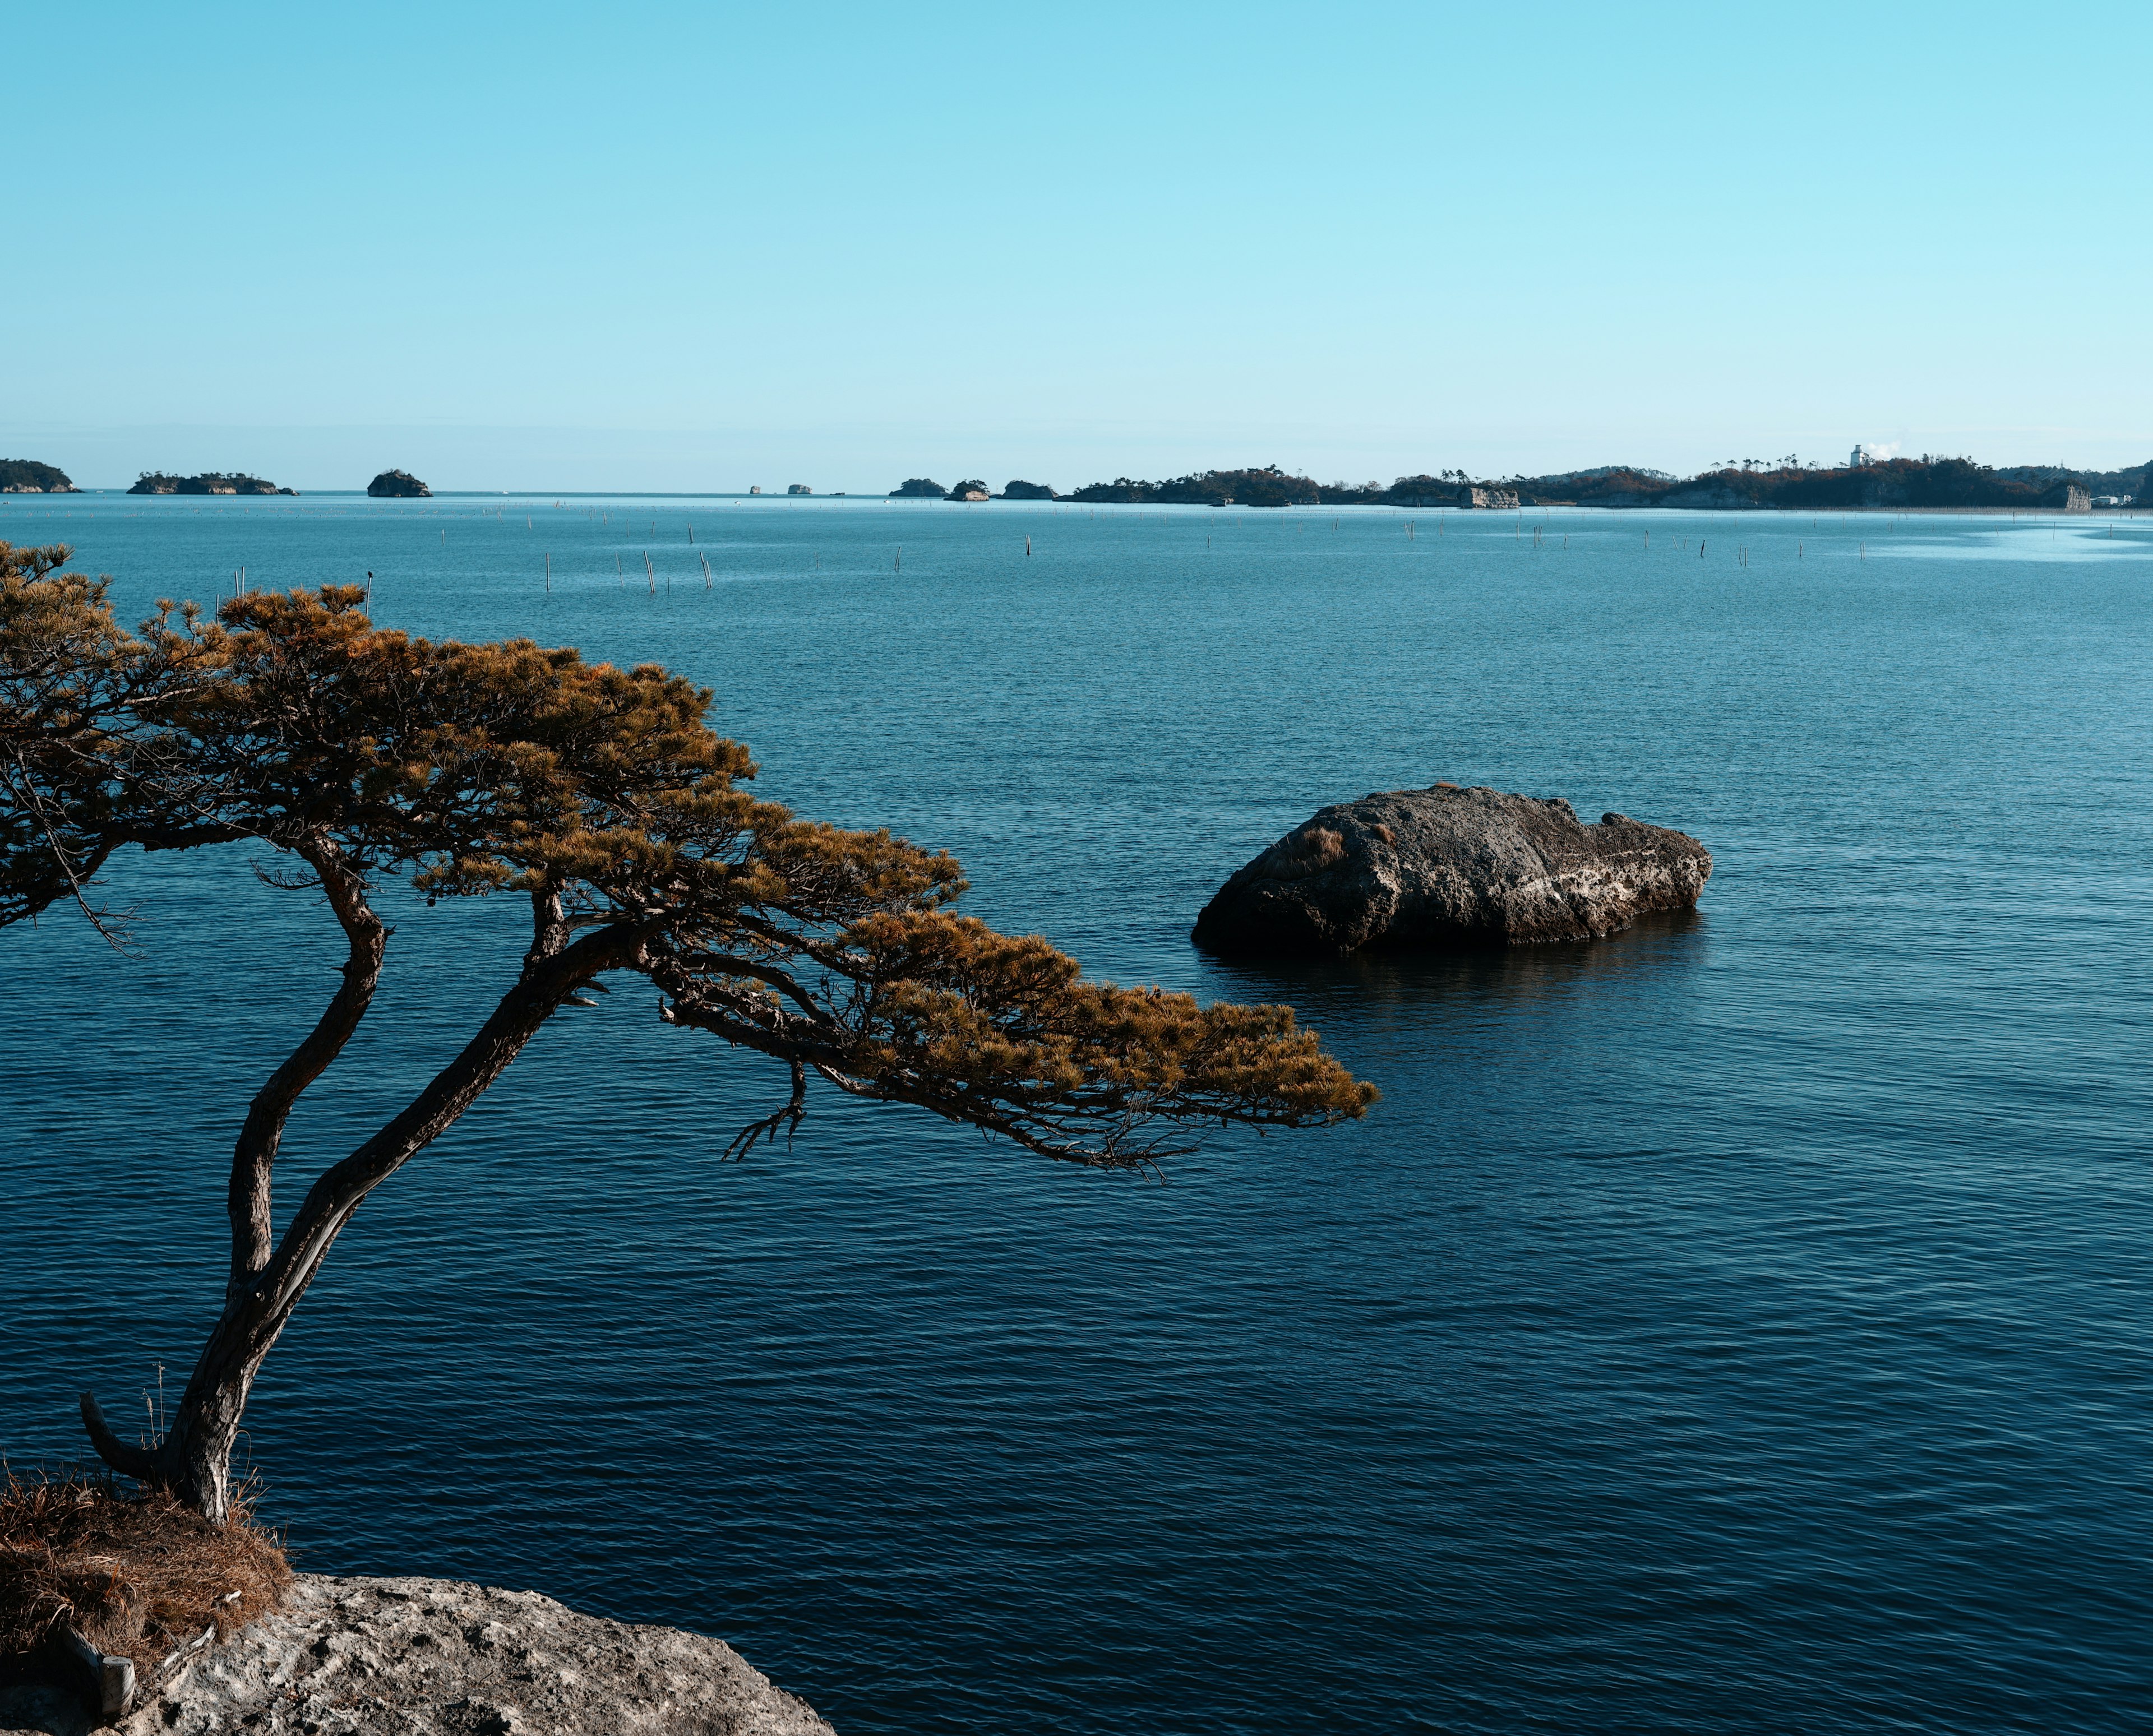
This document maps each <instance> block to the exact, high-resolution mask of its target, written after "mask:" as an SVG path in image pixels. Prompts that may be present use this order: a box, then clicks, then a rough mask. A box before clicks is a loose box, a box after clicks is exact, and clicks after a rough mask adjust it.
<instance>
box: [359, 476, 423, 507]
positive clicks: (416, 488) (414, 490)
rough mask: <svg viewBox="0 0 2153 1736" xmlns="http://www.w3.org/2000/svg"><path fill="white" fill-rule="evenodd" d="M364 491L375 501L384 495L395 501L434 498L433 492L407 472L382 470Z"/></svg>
mask: <svg viewBox="0 0 2153 1736" xmlns="http://www.w3.org/2000/svg"><path fill="white" fill-rule="evenodd" d="M366 491H367V493H369V495H373V496H374V499H376V500H380V499H382V498H383V497H384V495H385V496H387V497H389V499H392V500H431V499H433V497H434V491H433V490H431V489H430V488H428V487H427V486H426V485H425V483H423V482H421V481H420V480H419V479H418V478H417V477H415V476H414V475H412V474H411V473H410V471H409V470H384V471H383V472H382V473H381V474H380V475H379V476H377V477H375V478H374V480H373V481H371V482H369V483H368V484H367V485H366Z"/></svg>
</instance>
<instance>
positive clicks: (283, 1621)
mask: <svg viewBox="0 0 2153 1736" xmlns="http://www.w3.org/2000/svg"><path fill="white" fill-rule="evenodd" d="M40 1695H41V1691H38V1690H26V1689H20V1688H17V1689H0V1732H5V1731H8V1730H9V1729H12V1728H16V1727H17V1723H18V1719H19V1720H21V1721H22V1728H26V1729H35V1730H41V1731H69V1732H72V1731H74V1730H78V1729H83V1730H86V1728H87V1726H88V1725H89V1723H90V1722H91V1720H90V1719H89V1718H86V1717H82V1716H80V1715H79V1714H78V1713H76V1711H75V1708H74V1707H73V1706H72V1704H71V1703H69V1702H67V1701H65V1700H64V1699H61V1698H59V1696H57V1695H54V1694H52V1693H42V1697H40ZM11 1700H12V1701H13V1704H11V1703H9V1702H10V1701H11ZM33 1719H34V1720H36V1721H35V1722H32V1721H31V1720H33ZM118 1729H119V1733H120V1736H229V1733H232V1732H234V1731H242V1730H244V1731H255V1732H260V1733H262V1736H275V1733H279V1732H282V1733H287V1736H291V1733H297V1732H299V1731H311V1732H317V1733H320V1736H375V1733H382V1736H386V1733H389V1732H396V1733H402V1736H420V1733H428V1732H430V1733H438V1736H447V1733H450V1732H455V1733H456V1736H511V1733H512V1732H519V1731H520V1732H529V1733H532V1736H537V1733H538V1732H545V1733H547V1736H684V1733H688V1732H694V1733H696V1736H703V1733H709V1736H835V1733H834V1732H833V1731H832V1728H831V1727H830V1726H829V1725H828V1724H827V1723H825V1722H824V1721H823V1720H822V1718H818V1717H817V1715H816V1714H815V1713H814V1712H813V1711H812V1709H811V1708H809V1707H808V1706H807V1705H806V1704H805V1703H803V1702H802V1701H799V1700H797V1699H795V1698H793V1697H792V1696H791V1694H789V1693H786V1692H784V1690H782V1689H781V1688H776V1687H773V1686H772V1685H771V1681H770V1678H768V1677H766V1676H765V1675H764V1674H763V1673H761V1671H759V1670H756V1669H754V1668H751V1667H750V1666H749V1665H748V1663H747V1662H746V1660H745V1659H743V1658H742V1657H741V1655H740V1654H739V1653H738V1652H735V1651H734V1650H733V1649H732V1647H730V1646H728V1645H726V1644H725V1642H724V1641H722V1640H714V1639H709V1638H706V1637H704V1636H703V1635H701V1634H699V1633H684V1632H681V1631H680V1630H679V1629H678V1628H674V1627H631V1626H629V1624H628V1623H626V1622H607V1621H602V1620H600V1619H598V1617H594V1616H581V1615H578V1614H577V1613H576V1612H574V1611H573V1610H571V1609H568V1608H566V1607H563V1606H562V1605H561V1604H557V1603H556V1602H554V1601H553V1600H552V1598H550V1597H541V1596H538V1595H537V1593H536V1592H532V1591H487V1590H485V1589H484V1588H482V1587H481V1586H466V1585H459V1584H457V1583H456V1582H455V1581H449V1580H439V1579H330V1578H325V1577H323V1576H318V1575H313V1574H301V1575H300V1576H298V1578H297V1579H295V1580H294V1581H293V1584H292V1589H291V1592H290V1595H289V1596H288V1598H287V1599H286V1601H285V1603H284V1606H283V1607H282V1608H281V1609H279V1610H277V1612H275V1613H273V1614H272V1615H267V1616H264V1617H262V1618H261V1619H260V1620H259V1621H257V1622H254V1623H252V1625H251V1626H249V1627H247V1628H245V1629H244V1630H242V1632H240V1633H238V1634H237V1635H236V1636H235V1637H233V1638H232V1642H231V1643H229V1644H228V1645H223V1646H219V1647H216V1649H215V1650H213V1651H211V1652H208V1653H206V1654H205V1655H204V1656H203V1657H201V1659H200V1660H199V1661H198V1662H196V1663H194V1664H192V1665H191V1666H190V1667H187V1669H186V1672H185V1673H183V1674H182V1675H181V1676H180V1677H179V1678H177V1679H176V1681H175V1682H173V1683H171V1685H170V1686H169V1687H167V1688H165V1689H164V1690H163V1691H162V1692H161V1693H157V1694H155V1696H154V1697H152V1698H149V1699H148V1701H147V1703H145V1704H144V1705H142V1706H141V1707H140V1709H139V1710H137V1711H136V1712H135V1713H134V1714H133V1715H132V1716H131V1717H130V1718H126V1719H125V1720H124V1721H123V1722H122V1723H120V1725H119V1727H118Z"/></svg>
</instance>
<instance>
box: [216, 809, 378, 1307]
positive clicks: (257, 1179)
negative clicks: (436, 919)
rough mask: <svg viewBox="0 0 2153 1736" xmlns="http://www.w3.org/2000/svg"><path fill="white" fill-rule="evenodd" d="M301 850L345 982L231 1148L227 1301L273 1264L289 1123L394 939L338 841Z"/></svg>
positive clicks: (253, 1107)
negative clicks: (344, 947)
mask: <svg viewBox="0 0 2153 1736" xmlns="http://www.w3.org/2000/svg"><path fill="white" fill-rule="evenodd" d="M296 853H297V854H298V855H299V856H300V857H301V858H302V859H303V860H304V861H305V862H306V864H307V865H308V867H310V868H312V869H313V871H314V874H315V876H316V877H317V878H318V880H319V881H320V882H321V886H322V890H323V892H324V893H326V894H327V895H328V901H329V908H330V909H331V910H332V911H334V912H335V913H336V919H337V921H338V923H339V924H340V925H341V926H342V927H343V929H344V935H345V937H346V940H347V942H348V943H349V951H348V955H347V957H346V958H345V960H344V964H343V965H342V966H341V967H340V969H341V970H342V972H343V973H344V985H343V987H340V988H338V990H337V992H336V993H335V994H334V995H333V996H332V997H330V999H329V1003H328V1007H327V1008H325V1009H324V1010H323V1013H322V1016H321V1018H320V1019H319V1020H318V1022H317V1023H316V1024H315V1026H314V1028H313V1030H312V1031H310V1032H308V1033H307V1036H306V1038H305V1039H304V1040H303V1042H301V1043H300V1044H299V1046H298V1048H295V1049H293V1051H292V1053H291V1054H290V1055H289V1056H288V1057H287V1058H286V1059H285V1062H284V1064H283V1065H282V1066H281V1067H279V1068H278V1069H277V1070H276V1071H275V1072H274V1073H272V1074H270V1075H269V1078H268V1079H267V1082H266V1083H265V1084H263V1085H262V1089H261V1090H259V1091H258V1092H257V1093H256V1094H255V1096H254V1101H253V1102H252V1104H249V1105H248V1106H247V1119H246V1121H245V1123H244V1124H242V1126H241V1128H240V1129H239V1138H238V1140H237V1142H236V1143H235V1144H234V1145H233V1146H232V1180H231V1183H230V1185H229V1186H228V1187H227V1189H226V1194H225V1209H226V1213H227V1214H228V1216H230V1218H231V1220H232V1272H231V1276H230V1277H229V1278H228V1279H227V1280H226V1292H225V1293H226V1301H227V1302H231V1301H233V1300H236V1299H237V1297H238V1296H239V1295H240V1293H241V1292H242V1291H244V1290H245V1289H246V1287H247V1285H248V1284H249V1283H250V1282H252V1280H253V1277H254V1275H255V1274H256V1273H257V1272H260V1271H261V1270H262V1267H263V1266H266V1265H267V1264H268V1263H269V1249H270V1240H271V1236H272V1234H273V1230H274V1226H273V1224H272V1220H271V1216H270V1205H271V1182H272V1173H273V1171H274V1170H275V1168H276V1163H277V1148H278V1146H279V1145H282V1142H283V1137H284V1129H285V1126H286V1124H288V1122H289V1121H290V1119H291V1118H292V1109H293V1106H294V1105H295V1104H297V1103H298V1100H299V1098H300V1096H301V1095H302V1094H303V1093H304V1092H305V1090H306V1089H307V1088H308V1086H309V1085H311V1084H313V1082H314V1081H315V1080H316V1079H319V1078H320V1077H321V1076H322V1074H323V1073H325V1072H326V1071H327V1070H328V1067H329V1064H330V1063H332V1062H333V1061H334V1060H335V1059H336V1058H337V1057H338V1055H339V1054H341V1053H344V1045H345V1044H346V1043H349V1042H350V1041H351V1038H352V1035H353V1033H354V1032H355V1031H357V1030H358V1028H359V1021H360V1020H361V1019H363V1018H365V1017H366V1013H367V1009H368V1008H369V1007H370V1006H372V1005H373V1004H374V987H375V985H376V984H377V983H379V982H380V980H381V961H382V956H383V954H384V952H385V951H386V950H387V947H388V944H389V930H388V928H387V927H386V926H384V924H383V923H382V921H381V919H380V918H379V916H376V915H375V914H374V910H373V908H372V906H369V904H368V903H367V901H366V882H365V880H364V878H363V877H362V876H360V875H359V873H358V872H357V871H355V870H354V868H353V867H352V866H351V865H350V864H349V862H348V861H347V860H346V859H345V857H344V853H343V851H342V850H339V849H338V847H337V845H336V844H335V843H334V842H333V840H329V839H328V838H315V839H313V840H308V842H307V843H306V844H304V845H301V846H300V847H299V848H298V851H297V852H296Z"/></svg>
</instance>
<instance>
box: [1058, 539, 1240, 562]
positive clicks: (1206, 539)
mask: <svg viewBox="0 0 2153 1736" xmlns="http://www.w3.org/2000/svg"><path fill="white" fill-rule="evenodd" d="M1206 541H1209V539H1208V538H1207V539H1206ZM1024 554H1025V559H1026V560H1027V561H1029V560H1030V559H1031V538H1030V537H1029V536H1027V537H1026V538H1025V540H1024Z"/></svg>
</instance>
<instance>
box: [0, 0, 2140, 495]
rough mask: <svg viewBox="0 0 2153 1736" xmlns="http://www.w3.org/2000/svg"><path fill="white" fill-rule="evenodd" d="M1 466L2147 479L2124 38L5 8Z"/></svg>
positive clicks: (1650, 21)
mask: <svg viewBox="0 0 2153 1736" xmlns="http://www.w3.org/2000/svg"><path fill="white" fill-rule="evenodd" d="M0 41H4V43H5V44H6V58H7V62H8V69H9V72H10V74H11V85H12V91H11V101H10V104H9V112H10V119H11V121H12V123H13V124H12V125H11V126H10V128H9V140H8V157H9V159H10V161H9V164H8V170H7V173H6V177H5V188H6V191H5V195H4V202H0V211H4V213H5V230H4V232H5V235H6V238H7V243H8V261H7V265H6V267H5V270H4V272H0V456H6V457H21V458H38V459H45V460H47V461H48V462H53V463H57V464H61V465H62V466H63V467H64V468H65V469H67V470H69V472H70V473H71V474H72V475H74V477H75V480H77V481H78V482H80V483H83V484H84V485H100V484H105V485H109V484H112V483H124V482H125V481H129V480H132V479H133V477H134V476H135V474H136V473H137V472H138V471H140V470H144V469H154V468H162V469H167V470H200V469H246V470H254V471H256V472H257V473H259V474H262V475H267V476H269V477H271V478H272V479H273V480H277V481H278V482H281V483H287V484H290V485H295V486H298V487H301V488H337V487H356V486H361V485H364V482H365V480H366V479H367V478H368V477H369V476H370V475H372V474H373V473H374V471H375V470H379V469H381V468H383V467H385V466H387V465H389V464H400V465H402V466H405V468H408V469H410V470H415V471H416V472H417V473H418V474H419V475H421V476H423V477H425V479H426V480H428V481H430V482H431V483H433V484H434V485H435V486H436V487H440V488H533V489H557V490H569V489H578V490H581V489H654V490H676V489H677V490H699V489H734V488H743V487H746V485H749V484H751V483H760V484H761V485H763V486H765V487H766V488H768V487H773V486H776V487H782V486H783V485H786V484H787V483H790V482H807V483H809V484H811V485H814V486H816V487H817V489H818V490H836V489H850V490H855V491H867V490H886V489H888V488H891V487H893V486H894V485H896V484H897V483H898V481H900V480H903V478H904V477H906V476H909V475H931V476H934V477H935V478H937V479H938V480H941V481H942V482H944V483H945V484H946V483H949V482H952V481H954V480H957V479H958V478H959V476H980V477H983V478H985V479H986V480H989V481H990V482H992V483H993V484H995V485H997V486H999V485H1000V484H1001V483H1002V482H1004V481H1005V480H1009V479H1010V478H1011V477H1024V478H1026V479H1030V480H1041V481H1046V482H1049V483H1051V484H1053V485H1056V487H1059V488H1062V489H1069V488H1072V487H1075V486H1077V485H1082V484H1083V483H1086V482H1089V481H1094V480H1100V479H1101V478H1106V477H1112V476H1113V475H1117V474H1122V473H1126V474H1128V475H1163V474H1173V473H1178V472H1179V471H1182V470H1188V469H1193V468H1206V467H1209V466H1212V465H1221V466H1238V465H1241V464H1252V463H1255V464H1261V463H1270V462H1276V463H1279V464H1284V465H1285V466H1286V467H1287V468H1289V469H1296V470H1298V469H1305V470H1308V471H1309V472H1310V473H1311V474H1312V475H1316V477H1317V478H1318V479H1319V480H1325V481H1328V480H1333V479H1334V478H1345V479H1347V480H1356V481H1357V480H1362V479H1364V478H1368V477H1377V478H1382V479H1384V480H1388V479H1389V478H1391V477H1392V476H1394V475H1398V474H1401V473H1405V472H1413V471H1420V470H1438V469H1448V468H1450V467H1453V466H1463V467H1464V468H1466V469H1468V470H1474V471H1475V472H1484V473H1506V472H1509V471H1513V470H1524V471H1527V472H1540V471H1545V470H1557V469H1565V468H1569V467H1571V466H1574V465H1582V464H1601V463H1607V462H1612V461H1622V462H1629V463H1636V464H1651V465H1656V466H1658V467H1661V468H1663V469H1667V470H1682V471H1687V470H1694V469H1696V468H1697V467H1699V466H1702V465H1703V464H1707V463H1709V462H1712V461H1714V460H1717V459H1726V458H1730V457H1758V458H1774V457H1778V456H1779V455H1781V454H1787V453H1799V454H1802V455H1803V456H1804V457H1811V458H1825V457H1837V456H1840V455H1842V454H1844V453H1845V450H1846V449H1847V448H1848V447H1849V446H1850V445H1851V444H1853V442H1855V440H1857V439H1860V440H1867V441H1871V442H1873V443H1879V444H1882V443H1897V444H1899V445H1900V446H1901V447H1902V448H1903V449H1906V450H1907V451H1909V452H1919V451H1924V450H1930V451H1939V452H1952V453H1960V452H1963V453H1967V454H1972V455H1974V456H1977V457H1979V458H1982V459H1985V460H1987V461H1989V462H1993V463H1999V464H2005V463H2020V462H2058V463H2069V464H2084V465H2100V466H2104V467H2105V466H2114V465H2120V464H2139V463H2143V462H2145V460H2147V459H2153V345H2150V344H2149V342H2148V338H2149V326H2153V317H2150V311H2153V293H2149V292H2150V291H2153V269H2149V267H2153V225H2149V223H2148V221H2147V216H2148V211H2149V210H2153V150H2149V148H2148V147H2149V145H2150V144H2153V102H2149V101H2148V99H2147V95H2146V89H2145V85H2146V78H2147V72H2148V69H2149V68H2153V52H2150V51H2153V8H2148V7H2147V6H2145V4H2144V3H2143V0H2137V3H2135V4H2131V5H2113V6H2111V5H2091V6H2081V7H2079V8H2071V9H2068V10H2065V11H2060V12H2057V13H2045V12H2043V11H2041V10H2040V9H2038V8H2028V7H2025V6H2023V5H2020V6H2013V7H2009V8H2004V7H1992V6H1984V5H1979V4H1972V5H1969V4H1966V3H1958V4H1952V5H1929V4H1917V5H1907V4H1901V5H1891V6H1881V5H1876V4H1873V3H1871V4H1865V5H1860V6H1807V7H1774V8H1766V7H1728V6H1708V7H1695V8H1682V7H1652V8H1625V7H1619V6H1608V5H1606V4H1598V5H1541V6H1517V7H1489V6H1485V5H1476V6H1473V7H1448V6H1441V5H1418V6H1384V5H1361V6H1354V5H1341V6H1336V7H1330V8H1320V7H1309V6H1306V5H1292V6H1275V5H1266V4H1244V5H1234V6H1225V5H1201V4H1189V5H1178V4H1174V3H1172V0H1164V3H1159V0H1154V3H1153V4H1149V5H1143V6H1120V5H1102V4H1096V3H1095V4H1090V5H1086V6H1082V7H1071V6H1051V7H1050V6H1036V7H1000V8H979V7H973V8H964V7H959V8H918V7H893V6H888V5H875V6H861V7H853V6H844V5H828V6H821V7H812V8H811V7H805V6H795V7H789V8H779V7H756V8H746V7H735V6H725V5H685V4H681V5H672V4H655V3H653V4H635V3H633V0H629V3H623V4H617V5H615V6H613V7H611V8H597V7H591V6H588V5H586V6H578V7H573V8H571V7H564V6H552V5H545V4H531V3H522V4H518V5H516V6H513V7H511V6H505V5H503V6H486V5H470V4H458V3H456V0H447V3H437V4H434V5H430V6H423V7H421V6H413V5H403V4H394V3H391V4H369V5H366V6H363V7H295V6H291V5H288V4H284V5H278V6H275V7H268V6H262V7H248V6H239V5H225V6H211V7H206V8H196V7H185V6H173V5H171V4H170V3H168V0H167V3H160V4H158V5H155V6H146V5H133V4H115V5H96V4H84V5H79V6H53V5H46V6H38V7H33V6H30V5H28V4H21V3H18V4H15V5H11V6H8V8H6V9H5V12H4V13H0Z"/></svg>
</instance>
